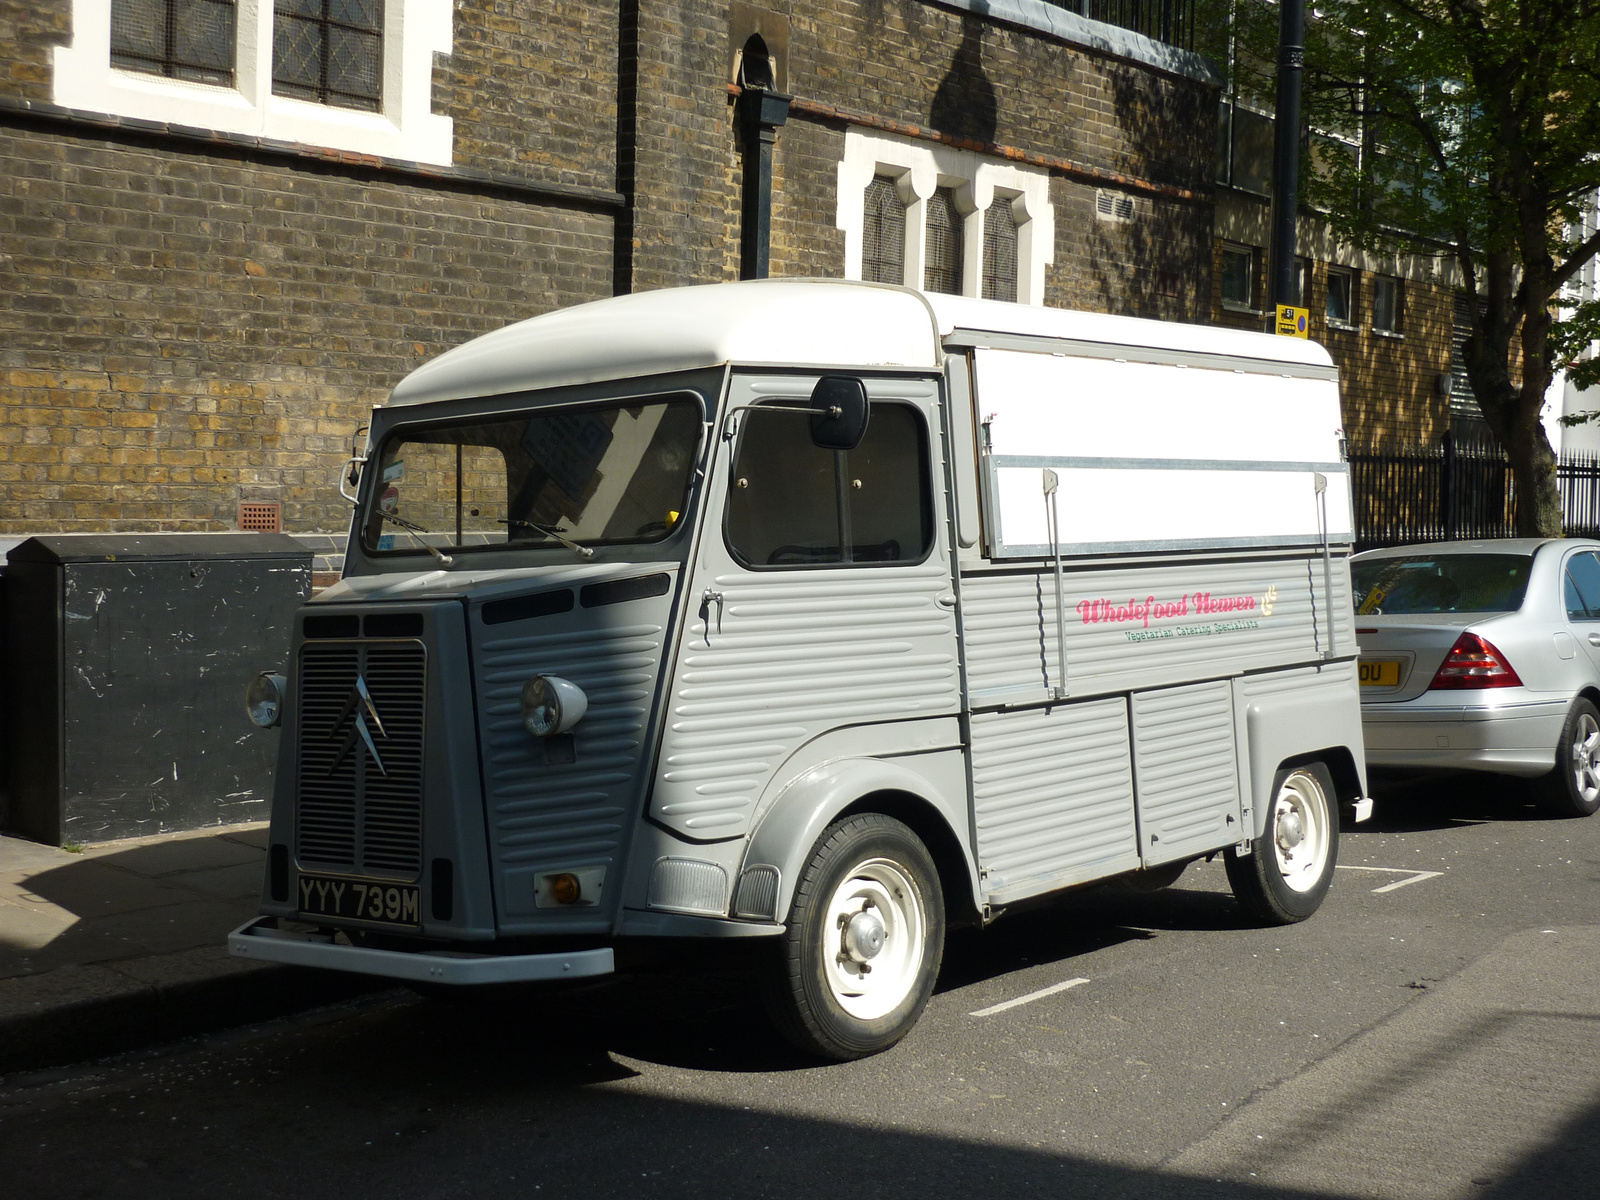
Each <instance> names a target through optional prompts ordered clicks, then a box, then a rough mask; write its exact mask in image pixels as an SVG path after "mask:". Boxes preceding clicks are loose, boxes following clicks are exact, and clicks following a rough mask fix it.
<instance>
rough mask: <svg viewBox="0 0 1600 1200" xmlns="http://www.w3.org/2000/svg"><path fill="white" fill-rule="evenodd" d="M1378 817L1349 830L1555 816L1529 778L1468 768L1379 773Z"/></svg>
mask: <svg viewBox="0 0 1600 1200" xmlns="http://www.w3.org/2000/svg"><path fill="white" fill-rule="evenodd" d="M1370 783H1371V788H1370V790H1371V792H1372V795H1373V801H1374V803H1373V812H1372V817H1371V818H1370V819H1369V820H1367V821H1365V822H1363V823H1362V824H1360V825H1358V826H1355V827H1354V829H1353V830H1347V831H1346V832H1355V833H1358V834H1359V833H1422V832H1426V831H1428V830H1433V829H1445V828H1448V827H1450V826H1453V825H1462V824H1483V823H1485V822H1491V821H1546V820H1552V819H1555V818H1551V817H1549V816H1547V815H1546V814H1545V812H1544V811H1543V810H1542V809H1540V808H1539V807H1538V805H1537V804H1536V803H1535V802H1534V798H1533V793H1532V791H1531V789H1530V788H1529V786H1528V783H1527V781H1526V780H1522V779H1514V778H1512V777H1510V776H1500V775H1485V774H1480V773H1472V772H1462V773H1459V774H1453V775H1448V774H1447V775H1429V776H1423V777H1416V778H1396V777H1389V778H1385V777H1383V776H1374V777H1373V779H1372V780H1371V781H1370Z"/></svg>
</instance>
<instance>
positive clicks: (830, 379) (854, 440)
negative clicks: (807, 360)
mask: <svg viewBox="0 0 1600 1200" xmlns="http://www.w3.org/2000/svg"><path fill="white" fill-rule="evenodd" d="M811 407H812V410H813V413H812V417H811V441H812V443H813V444H814V445H816V447H817V448H818V449H819V450H854V449H855V448H856V447H857V446H859V445H860V444H861V439H862V438H864V437H866V436H867V385H866V384H864V383H862V382H861V380H859V379H857V378H856V377H855V376H853V375H824V376H823V377H822V378H821V379H819V380H817V386H816V387H814V388H812V389H811Z"/></svg>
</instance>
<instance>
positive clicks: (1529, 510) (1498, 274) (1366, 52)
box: [1231, 0, 1600, 534]
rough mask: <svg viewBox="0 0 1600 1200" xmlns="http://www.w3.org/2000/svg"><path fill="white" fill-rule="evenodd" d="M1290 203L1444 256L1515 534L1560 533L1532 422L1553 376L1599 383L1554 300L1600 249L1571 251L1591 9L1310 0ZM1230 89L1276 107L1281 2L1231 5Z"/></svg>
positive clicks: (1387, 241) (1599, 23) (1345, 231)
mask: <svg viewBox="0 0 1600 1200" xmlns="http://www.w3.org/2000/svg"><path fill="white" fill-rule="evenodd" d="M1307 8H1308V10H1309V11H1308V13H1307V21H1306V46H1305V74H1304V91H1303V100H1302V104H1303V112H1304V115H1305V121H1306V125H1307V127H1308V128H1309V129H1310V130H1312V133H1311V135H1310V139H1309V141H1308V143H1307V153H1305V154H1302V156H1301V179H1300V196H1301V201H1302V204H1303V205H1304V206H1306V207H1307V208H1309V209H1311V210H1313V211H1314V212H1315V213H1316V214H1317V216H1318V217H1319V218H1320V219H1322V220H1324V221H1326V223H1327V224H1328V225H1329V226H1330V227H1331V230H1332V232H1333V234H1334V235H1335V237H1337V238H1338V239H1339V240H1341V241H1343V242H1344V243H1346V244H1349V245H1353V246H1358V247H1361V248H1363V249H1365V250H1368V251H1370V252H1373V253H1375V254H1379V255H1389V254H1417V255H1422V256H1426V257H1431V258H1434V259H1436V260H1453V261H1454V264H1455V266H1456V267H1457V268H1458V272H1459V279H1460V281H1461V284H1462V286H1463V287H1464V289H1465V290H1466V292H1467V293H1468V295H1469V296H1471V297H1472V298H1473V299H1475V300H1476V301H1477V304H1475V305H1469V311H1470V313H1471V321H1472V329H1471V333H1470V335H1469V337H1468V338H1467V342H1466V345H1465V347H1464V350H1463V358H1464V361H1465V364H1466V369H1467V375H1468V378H1469V379H1470V380H1471V382H1472V387H1473V393H1474V395H1475V396H1476V397H1477V400H1478V403H1479V405H1480V406H1481V408H1482V410H1483V413H1484V416H1485V418H1486V419H1487V420H1488V422H1489V426H1490V429H1491V430H1492V431H1493V433H1494V435H1495V437H1496V438H1497V439H1499V441H1500V442H1501V444H1502V445H1503V446H1505V448H1506V450H1507V452H1508V453H1509V454H1510V456H1511V462H1512V465H1513V468H1514V469H1515V470H1516V472H1517V479H1518V495H1519V503H1518V517H1517V521H1518V526H1519V530H1520V531H1521V532H1523V533H1524V534H1536V533H1538V534H1547V533H1552V532H1555V533H1558V532H1559V531H1560V524H1561V514H1560V501H1559V496H1558V494H1557V491H1556V484H1555V474H1554V459H1553V456H1552V454H1551V451H1550V447H1549V444H1548V443H1547V442H1546V440H1545V438H1544V435H1543V433H1542V432H1541V431H1540V426H1539V419H1538V418H1539V412H1540V409H1541V408H1542V406H1543V404H1544V397H1545V391H1546V388H1547V386H1548V384H1549V381H1550V378H1551V373H1552V371H1554V370H1555V369H1557V368H1559V367H1561V366H1568V367H1569V368H1570V370H1571V378H1573V380H1574V381H1575V382H1580V383H1581V382H1594V381H1600V367H1596V366H1594V365H1592V364H1591V363H1589V362H1586V361H1579V359H1578V355H1579V353H1580V352H1581V350H1582V349H1583V348H1584V347H1586V346H1587V345H1588V344H1589V343H1590V341H1591V340H1592V339H1593V338H1594V337H1595V336H1596V334H1597V333H1600V319H1597V317H1596V315H1595V313H1594V311H1593V308H1592V306H1589V305H1585V306H1583V307H1582V308H1580V309H1579V310H1578V311H1577V312H1576V313H1575V314H1569V315H1568V316H1567V318H1566V319H1565V320H1559V319H1558V317H1559V315H1560V314H1559V307H1560V296H1561V292H1562V289H1563V288H1564V287H1565V286H1566V285H1567V284H1569V283H1570V282H1571V281H1572V280H1573V278H1574V277H1575V276H1576V275H1577V273H1578V271H1579V270H1580V269H1581V268H1582V267H1583V265H1584V264H1585V263H1587V262H1589V261H1590V260H1591V259H1593V258H1594V256H1595V254H1596V251H1597V250H1600V234H1597V235H1591V236H1588V237H1585V238H1574V237H1573V236H1572V230H1573V227H1574V226H1576V225H1578V224H1579V221H1580V216H1581V213H1582V210H1583V208H1584V207H1585V206H1586V205H1588V204H1590V203H1592V201H1593V197H1594V196H1595V193H1596V191H1597V189H1600V0H1315V3H1314V4H1312V3H1308V4H1307ZM1231 11H1232V13H1233V25H1232V32H1233V36H1234V41H1233V42H1232V44H1231V49H1232V55H1231V57H1232V60H1233V62H1234V64H1235V71H1234V80H1235V87H1236V88H1237V91H1238V94H1239V95H1240V96H1243V97H1249V96H1251V95H1254V96H1258V97H1265V96H1269V95H1271V94H1272V80H1273V79H1274V78H1275V64H1276V61H1277V23H1278V8H1277V4H1276V2H1275V0H1234V3H1233V8H1232V10H1231Z"/></svg>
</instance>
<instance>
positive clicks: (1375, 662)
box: [1356, 658, 1400, 687]
mask: <svg viewBox="0 0 1600 1200" xmlns="http://www.w3.org/2000/svg"><path fill="white" fill-rule="evenodd" d="M1356 669H1357V670H1358V671H1359V672H1360V673H1361V686H1362V687H1399V686H1400V663H1399V662H1398V660H1396V659H1392V658H1370V659H1367V658H1364V659H1362V660H1361V661H1360V662H1359V663H1358V664H1357V665H1356Z"/></svg>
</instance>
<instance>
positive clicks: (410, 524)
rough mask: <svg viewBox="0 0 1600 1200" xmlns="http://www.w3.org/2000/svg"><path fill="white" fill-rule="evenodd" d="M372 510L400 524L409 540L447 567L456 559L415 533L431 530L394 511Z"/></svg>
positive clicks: (430, 531) (385, 518) (384, 518)
mask: <svg viewBox="0 0 1600 1200" xmlns="http://www.w3.org/2000/svg"><path fill="white" fill-rule="evenodd" d="M372 511H373V512H375V513H377V514H378V516H379V517H381V518H382V519H383V520H385V521H393V522H394V523H395V524H396V525H398V526H400V528H401V529H404V530H405V531H406V533H408V534H410V535H411V540H412V541H413V542H415V543H416V544H417V545H419V546H421V547H422V548H423V549H424V550H426V551H427V552H428V553H429V554H431V555H433V556H434V557H435V558H437V559H438V560H439V561H440V562H441V563H443V564H444V565H445V566H447V567H448V566H450V565H451V564H453V563H454V562H455V561H456V560H455V559H453V558H451V557H450V556H449V555H448V554H446V553H445V552H444V551H442V550H440V549H439V548H438V547H437V546H430V545H429V544H428V543H427V542H425V541H423V540H422V539H421V538H419V537H418V536H417V534H419V533H432V532H433V530H431V529H424V528H423V527H422V526H421V525H418V524H417V523H416V522H415V521H408V520H406V519H405V518H404V517H397V516H395V515H394V513H392V512H384V511H383V509H381V508H375V509H373V510H372Z"/></svg>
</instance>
